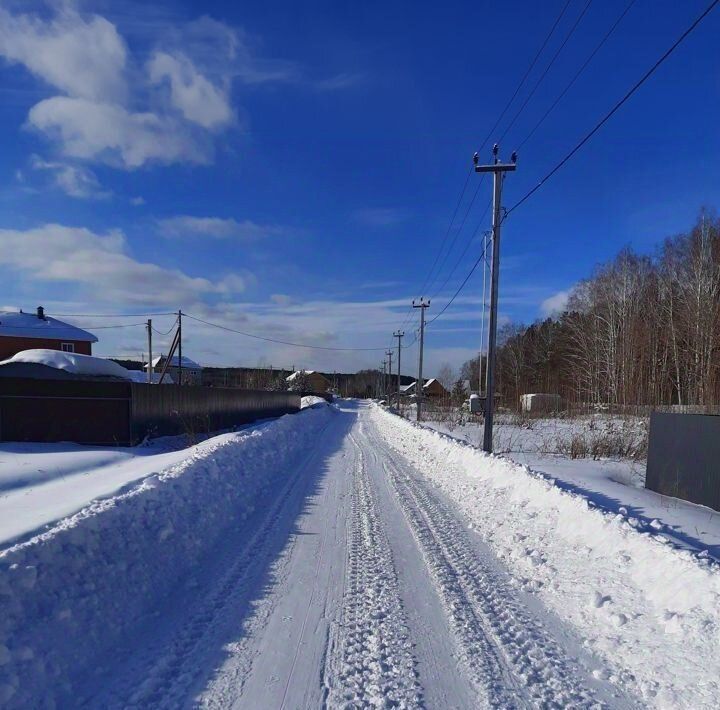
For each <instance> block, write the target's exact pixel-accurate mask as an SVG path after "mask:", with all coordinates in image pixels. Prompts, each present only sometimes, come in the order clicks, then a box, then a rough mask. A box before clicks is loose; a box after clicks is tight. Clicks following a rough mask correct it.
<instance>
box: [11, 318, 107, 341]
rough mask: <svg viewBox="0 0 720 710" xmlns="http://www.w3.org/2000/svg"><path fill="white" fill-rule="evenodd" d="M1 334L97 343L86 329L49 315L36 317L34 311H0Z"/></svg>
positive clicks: (14, 336) (15, 336)
mask: <svg viewBox="0 0 720 710" xmlns="http://www.w3.org/2000/svg"><path fill="white" fill-rule="evenodd" d="M2 336H7V337H13V338H43V339H47V340H68V341H73V340H79V341H82V342H89V343H97V338H96V337H95V336H94V335H93V334H92V333H88V332H87V331H86V330H82V329H81V328H77V327H76V326H74V325H70V324H69V323H64V322H63V321H60V320H57V319H56V318H51V317H50V316H45V318H38V317H37V315H36V314H35V313H8V312H3V313H0V337H2Z"/></svg>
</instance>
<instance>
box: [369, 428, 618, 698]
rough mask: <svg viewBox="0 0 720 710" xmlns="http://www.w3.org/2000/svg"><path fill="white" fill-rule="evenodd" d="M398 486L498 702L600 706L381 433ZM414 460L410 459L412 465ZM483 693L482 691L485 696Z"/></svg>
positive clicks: (453, 618)
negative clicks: (403, 465) (403, 466)
mask: <svg viewBox="0 0 720 710" xmlns="http://www.w3.org/2000/svg"><path fill="white" fill-rule="evenodd" d="M374 438H375V441H374V442H373V445H375V446H377V447H378V448H380V449H384V450H385V451H386V456H385V457H384V458H385V463H384V468H385V471H386V473H387V475H388V476H389V478H390V481H391V484H392V486H393V489H394V490H395V492H396V493H397V496H398V499H399V501H400V505H401V508H402V509H403V512H404V513H405V516H406V518H407V520H408V522H409V524H410V526H411V528H412V531H413V535H414V536H415V538H416V540H417V542H418V544H419V546H420V548H421V550H422V554H423V557H424V559H425V561H426V563H427V565H428V568H429V570H430V573H431V576H432V577H433V579H434V581H435V583H436V584H437V589H438V593H439V594H440V596H441V597H442V599H443V602H444V606H445V608H446V610H447V613H448V615H449V618H450V622H451V627H452V629H453V631H454V633H455V636H456V639H457V643H458V645H459V647H460V651H461V657H462V659H463V661H464V665H465V668H466V672H467V673H468V675H469V677H470V678H471V680H472V682H473V684H474V685H475V687H476V688H477V689H478V692H479V693H480V694H481V697H482V699H484V700H485V701H486V703H487V704H488V705H490V706H492V707H501V708H511V707H527V706H530V707H541V708H599V707H603V706H604V703H603V702H602V701H601V700H600V699H598V698H597V697H596V696H595V694H594V693H593V691H592V690H591V689H588V688H586V687H584V686H583V684H582V681H581V680H580V679H581V678H582V677H583V676H584V673H583V671H582V670H581V669H580V668H579V666H578V664H577V663H575V662H573V661H572V660H570V659H569V658H567V657H566V655H565V654H564V652H563V651H562V649H561V647H560V646H559V644H558V643H557V642H556V641H555V640H554V639H553V638H552V637H550V636H549V635H548V634H547V633H546V632H545V631H544V630H543V629H542V628H541V626H540V625H539V624H538V623H537V622H535V621H534V620H533V619H532V617H531V616H530V615H529V614H528V613H526V612H525V610H524V609H523V605H522V604H521V603H520V602H519V601H518V600H517V599H516V597H515V595H514V593H513V591H512V590H511V589H510V587H509V586H508V585H507V583H506V582H505V581H504V580H502V579H501V578H500V577H499V576H498V575H497V574H495V573H494V571H493V570H492V569H491V568H490V567H488V566H487V565H484V564H483V563H482V561H481V559H480V558H479V556H478V555H477V553H476V552H475V550H474V549H473V545H472V544H471V542H470V540H469V538H468V535H467V533H466V531H465V529H464V526H463V524H462V523H461V521H460V520H458V518H457V516H456V515H453V514H452V513H450V512H449V511H448V510H447V508H446V507H445V506H444V505H443V504H442V503H440V502H439V501H438V500H436V499H435V498H434V497H433V496H431V495H430V494H429V493H428V491H427V490H426V489H425V487H424V485H422V484H421V483H420V482H419V481H418V480H417V479H416V478H415V477H414V475H413V472H412V471H411V470H407V471H403V470H401V467H400V466H399V465H398V464H397V463H396V460H397V459H398V458H399V455H398V454H397V453H395V452H392V451H390V450H389V448H388V447H387V445H385V444H384V443H383V442H382V441H381V440H380V439H379V437H374ZM408 468H409V465H408ZM479 700H480V698H479Z"/></svg>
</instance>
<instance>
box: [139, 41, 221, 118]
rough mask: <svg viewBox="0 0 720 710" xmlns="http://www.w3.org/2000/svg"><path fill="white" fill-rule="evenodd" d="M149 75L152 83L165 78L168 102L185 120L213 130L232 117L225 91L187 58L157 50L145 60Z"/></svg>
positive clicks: (161, 81)
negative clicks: (148, 59)
mask: <svg viewBox="0 0 720 710" xmlns="http://www.w3.org/2000/svg"><path fill="white" fill-rule="evenodd" d="M148 74H149V76H150V81H151V82H152V83H153V84H163V83H164V82H165V80H166V79H167V81H168V82H169V84H170V101H171V103H172V105H173V106H174V107H175V108H177V109H178V110H179V111H180V112H181V113H182V114H183V116H184V117H185V118H186V119H187V120H188V121H191V122H192V123H197V124H198V125H200V126H202V127H203V128H208V129H213V128H218V127H220V126H224V125H226V124H227V123H229V122H230V121H231V120H232V117H233V112H232V109H231V108H230V103H229V100H228V96H227V91H225V90H223V89H221V88H220V87H218V86H215V85H214V84H213V83H212V82H210V81H209V80H208V79H207V78H206V77H205V76H203V75H202V74H201V73H200V72H199V71H198V70H197V68H196V67H195V66H194V65H193V63H192V62H191V61H190V59H188V57H186V56H184V55H182V54H177V55H175V56H173V55H171V54H168V53H167V52H156V53H155V54H154V55H153V57H152V58H151V60H150V61H149V62H148Z"/></svg>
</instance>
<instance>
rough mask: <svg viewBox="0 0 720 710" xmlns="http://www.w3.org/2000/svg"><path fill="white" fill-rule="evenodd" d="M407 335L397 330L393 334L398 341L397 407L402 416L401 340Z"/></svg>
mask: <svg viewBox="0 0 720 710" xmlns="http://www.w3.org/2000/svg"><path fill="white" fill-rule="evenodd" d="M404 335H405V331H401V330H396V331H395V332H394V333H393V338H397V339H398V376H397V406H398V412H399V413H400V414H401V415H402V407H401V405H400V357H401V354H402V344H401V338H402V337H403V336H404Z"/></svg>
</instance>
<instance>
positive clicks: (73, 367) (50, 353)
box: [0, 348, 132, 380]
mask: <svg viewBox="0 0 720 710" xmlns="http://www.w3.org/2000/svg"><path fill="white" fill-rule="evenodd" d="M11 362H27V363H34V364H36V365H46V366H47V367H54V368H55V369H56V370H65V371H66V372H70V373H71V374H73V375H89V376H91V377H120V378H122V379H124V380H129V379H132V376H131V375H130V372H129V371H128V370H126V369H125V368H124V367H123V366H122V365H118V364H117V363H116V362H113V361H112V360H103V358H100V357H93V356H92V355H80V354H78V353H66V352H61V351H60V350H45V349H44V348H38V349H36V350H23V351H22V352H19V353H17V354H15V355H13V356H12V357H11V358H9V359H7V360H3V361H2V362H0V365H6V364H9V363H11Z"/></svg>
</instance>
